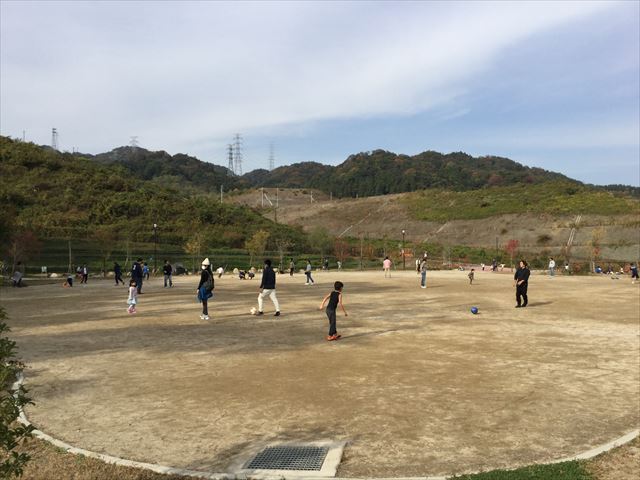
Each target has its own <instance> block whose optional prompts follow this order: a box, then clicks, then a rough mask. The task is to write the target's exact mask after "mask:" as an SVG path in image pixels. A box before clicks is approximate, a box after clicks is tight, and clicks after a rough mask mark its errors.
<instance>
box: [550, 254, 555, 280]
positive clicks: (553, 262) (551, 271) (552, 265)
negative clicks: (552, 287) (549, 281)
mask: <svg viewBox="0 0 640 480" xmlns="http://www.w3.org/2000/svg"><path fill="white" fill-rule="evenodd" d="M555 274H556V261H555V260H554V259H553V257H549V276H550V277H554V276H555Z"/></svg>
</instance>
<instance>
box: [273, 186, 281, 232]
mask: <svg viewBox="0 0 640 480" xmlns="http://www.w3.org/2000/svg"><path fill="white" fill-rule="evenodd" d="M279 205H280V203H279V201H278V187H276V208H275V210H274V211H273V212H274V213H273V219H274V220H273V221H274V222H276V223H278V206H279Z"/></svg>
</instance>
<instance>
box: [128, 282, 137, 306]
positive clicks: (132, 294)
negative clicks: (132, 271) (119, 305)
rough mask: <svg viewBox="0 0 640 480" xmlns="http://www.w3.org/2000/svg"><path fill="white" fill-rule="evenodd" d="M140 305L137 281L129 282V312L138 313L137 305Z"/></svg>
mask: <svg viewBox="0 0 640 480" xmlns="http://www.w3.org/2000/svg"><path fill="white" fill-rule="evenodd" d="M137 304H138V290H137V289H136V281H135V280H133V279H131V281H130V282H129V297H128V298H127V305H129V306H128V307H127V312H129V313H136V305H137Z"/></svg>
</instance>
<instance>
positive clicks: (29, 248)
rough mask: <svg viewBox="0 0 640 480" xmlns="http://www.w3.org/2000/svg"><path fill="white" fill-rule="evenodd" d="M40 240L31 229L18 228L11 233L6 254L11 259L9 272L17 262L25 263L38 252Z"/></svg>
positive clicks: (13, 269)
mask: <svg viewBox="0 0 640 480" xmlns="http://www.w3.org/2000/svg"><path fill="white" fill-rule="evenodd" d="M41 249H42V242H40V240H38V237H36V235H35V233H33V232H32V231H31V230H22V231H20V230H18V231H15V232H14V233H13V235H11V237H10V240H9V246H8V248H7V255H8V256H9V258H10V259H11V273H13V272H15V270H16V265H18V263H19V262H22V263H26V262H27V261H29V260H31V259H32V258H34V257H35V256H37V255H38V254H39V253H40V250H41Z"/></svg>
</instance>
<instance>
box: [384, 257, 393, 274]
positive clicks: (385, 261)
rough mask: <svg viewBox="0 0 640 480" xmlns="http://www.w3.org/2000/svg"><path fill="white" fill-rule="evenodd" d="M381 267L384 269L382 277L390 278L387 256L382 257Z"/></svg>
mask: <svg viewBox="0 0 640 480" xmlns="http://www.w3.org/2000/svg"><path fill="white" fill-rule="evenodd" d="M382 269H383V270H384V278H387V276H388V277H389V278H391V260H390V259H389V257H384V261H383V262H382Z"/></svg>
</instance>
